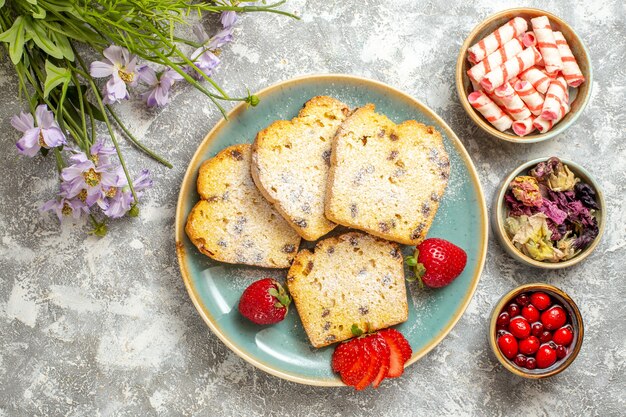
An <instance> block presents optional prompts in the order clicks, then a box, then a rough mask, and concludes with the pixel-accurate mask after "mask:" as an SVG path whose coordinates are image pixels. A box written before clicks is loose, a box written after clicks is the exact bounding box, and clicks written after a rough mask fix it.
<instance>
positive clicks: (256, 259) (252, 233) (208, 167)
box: [185, 144, 300, 268]
mask: <svg viewBox="0 0 626 417" xmlns="http://www.w3.org/2000/svg"><path fill="white" fill-rule="evenodd" d="M251 154H252V147H251V145H249V144H243V145H234V146H230V147H228V148H226V149H224V150H223V151H221V152H220V153H218V154H217V155H216V156H215V157H214V158H211V159H209V160H208V161H206V162H204V163H203V164H202V166H201V167H200V171H199V173H198V193H199V194H200V198H201V200H200V201H199V202H198V203H197V204H196V205H195V207H194V208H193V209H192V210H191V213H189V216H188V217H187V224H186V226H185V231H186V232H187V236H189V239H191V241H192V242H193V244H194V245H196V246H197V247H198V249H199V250H200V252H202V253H204V254H205V255H207V256H209V257H211V258H213V259H215V260H217V261H221V262H228V263H236V264H247V265H255V266H261V267H267V268H289V266H290V265H291V262H292V261H293V259H294V257H295V256H296V252H297V250H298V246H299V244H300V236H299V235H298V234H297V233H296V232H295V231H294V230H293V229H292V228H291V227H290V226H289V224H288V223H287V222H286V221H285V220H284V219H283V218H282V216H281V215H280V214H279V213H278V212H276V210H274V208H273V207H272V206H271V204H270V203H268V202H267V200H266V199H265V198H264V197H263V196H262V195H261V193H260V192H259V190H258V189H257V188H256V186H255V185H254V182H253V181H252V176H251V175H250V156H251Z"/></svg>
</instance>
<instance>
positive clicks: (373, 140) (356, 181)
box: [326, 104, 450, 245]
mask: <svg viewBox="0 0 626 417" xmlns="http://www.w3.org/2000/svg"><path fill="white" fill-rule="evenodd" d="M449 175H450V162H449V160H448V154H447V153H446V150H445V147H444V144H443V140H442V137H441V134H440V133H439V132H438V131H437V130H435V128H433V127H432V126H426V125H423V124H422V123H418V122H416V121H414V120H407V121H405V122H403V123H401V124H399V125H396V124H395V123H393V122H392V121H391V120H389V119H388V118H387V117H386V116H384V115H382V114H378V113H376V112H375V111H374V105H373V104H368V105H366V106H364V107H361V108H359V109H357V110H355V111H354V113H352V114H351V115H350V116H349V117H348V118H347V119H346V120H345V121H344V122H343V124H342V125H341V127H340V128H339V130H338V131H337V134H336V135H335V139H334V141H333V148H332V153H331V166H330V172H329V179H328V188H327V191H326V217H328V219H330V220H332V221H333V222H335V223H339V224H342V225H344V226H348V227H352V228H355V229H360V230H364V231H367V232H369V233H371V234H373V235H376V236H379V237H382V238H385V239H388V240H393V241H395V242H400V243H404V244H406V245H417V244H419V243H421V242H422V241H423V240H424V238H425V237H426V234H427V233H428V229H429V228H430V225H431V223H432V222H433V219H434V218H435V214H436V213H437V209H438V208H439V201H440V200H441V197H442V195H443V192H444V190H445V188H446V185H447V183H448V176H449Z"/></svg>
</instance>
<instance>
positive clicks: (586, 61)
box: [456, 7, 593, 143]
mask: <svg viewBox="0 0 626 417" xmlns="http://www.w3.org/2000/svg"><path fill="white" fill-rule="evenodd" d="M537 16H547V17H548V19H550V24H551V26H552V29H554V30H555V31H561V32H562V33H563V36H564V37H565V39H566V40H567V43H568V44H569V46H570V48H571V50H572V53H573V54H574V56H575V57H576V60H577V61H578V66H579V67H580V70H581V71H582V73H583V75H584V76H585V82H584V83H582V84H581V85H580V86H579V87H578V88H571V87H570V89H569V91H570V111H569V113H567V114H566V115H565V117H564V118H563V119H562V120H561V121H560V122H559V123H557V124H556V125H555V126H554V127H553V128H552V129H551V130H549V131H547V132H545V133H541V134H530V135H527V136H524V137H520V136H517V135H516V134H515V133H513V131H512V130H510V129H509V130H506V131H504V132H500V131H499V130H498V129H496V128H495V127H493V126H492V125H491V124H490V123H489V122H488V121H487V120H486V119H485V118H484V117H483V116H482V115H481V114H480V113H479V112H478V111H477V110H475V109H474V108H473V107H472V106H471V104H470V103H469V101H468V99H467V96H468V95H469V94H470V93H471V92H472V91H473V89H472V84H471V82H470V79H469V77H468V76H467V70H468V69H470V68H471V64H470V63H469V61H468V60H467V50H468V48H469V47H471V46H472V45H474V44H475V43H476V42H478V41H480V40H481V39H482V38H484V37H485V36H487V35H489V34H490V33H491V32H493V31H494V30H496V29H497V28H499V27H500V26H502V25H504V24H505V23H506V22H508V21H509V20H511V19H512V18H514V17H522V18H524V19H526V20H528V21H529V20H530V19H531V18H534V17H537ZM529 28H530V21H529ZM592 84H593V74H592V71H591V59H590V55H589V52H588V51H587V48H586V47H585V45H584V44H583V41H582V40H581V39H580V38H579V37H578V35H577V34H576V32H574V29H572V27H571V26H570V25H568V24H567V23H565V21H563V19H561V18H559V17H557V16H555V15H553V14H552V13H549V12H546V11H544V10H539V9H532V8H527V7H519V8H516V9H508V10H504V11H501V12H499V13H496V14H494V15H491V16H489V17H488V18H487V19H485V20H484V21H482V23H480V24H479V25H478V26H476V27H475V28H474V30H472V32H471V33H470V34H469V36H468V37H467V39H465V42H464V43H463V46H461V50H460V51H459V57H458V59H457V63H456V88H457V91H458V93H459V99H460V100H461V104H462V105H463V108H464V109H465V111H466V112H467V114H468V115H469V116H470V117H471V119H472V120H473V121H474V122H475V123H476V124H477V125H478V126H479V127H480V128H481V129H483V130H484V131H485V132H487V133H489V134H490V135H491V136H494V137H496V138H498V139H502V140H505V141H508V142H514V143H535V142H541V141H544V140H548V139H550V138H553V137H554V136H556V135H558V134H560V133H562V132H564V131H565V129H567V128H568V127H570V126H571V125H572V124H573V123H574V122H575V121H576V119H578V117H579V116H580V114H581V113H582V111H583V109H584V108H585V107H586V106H587V103H588V102H589V98H590V97H591V85H592Z"/></svg>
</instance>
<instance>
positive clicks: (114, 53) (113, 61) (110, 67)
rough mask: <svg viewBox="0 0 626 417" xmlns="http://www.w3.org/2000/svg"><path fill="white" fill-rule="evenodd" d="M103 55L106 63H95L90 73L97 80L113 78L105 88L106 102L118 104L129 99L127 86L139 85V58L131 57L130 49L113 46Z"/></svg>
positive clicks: (92, 64) (90, 68)
mask: <svg viewBox="0 0 626 417" xmlns="http://www.w3.org/2000/svg"><path fill="white" fill-rule="evenodd" d="M102 54H103V55H104V56H105V58H106V59H105V60H104V61H94V62H92V63H91V66H90V67H89V73H90V74H91V76H93V77H96V78H102V77H108V76H111V78H110V79H109V81H107V83H106V86H105V88H104V100H103V101H104V102H105V103H107V104H111V103H116V102H117V101H119V100H126V99H128V91H127V90H126V85H127V84H128V85H130V86H135V85H136V84H137V70H136V66H137V57H135V56H134V55H131V53H130V52H128V49H126V48H122V47H121V46H117V45H111V46H109V47H108V48H106V49H105V50H104V51H103V52H102Z"/></svg>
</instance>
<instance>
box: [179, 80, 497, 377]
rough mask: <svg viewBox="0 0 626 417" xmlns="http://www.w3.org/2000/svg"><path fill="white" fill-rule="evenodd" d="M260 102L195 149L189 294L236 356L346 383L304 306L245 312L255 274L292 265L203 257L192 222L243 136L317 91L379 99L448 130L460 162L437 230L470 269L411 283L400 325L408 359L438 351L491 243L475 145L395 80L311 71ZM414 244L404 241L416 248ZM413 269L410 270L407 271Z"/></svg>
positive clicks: (182, 215) (395, 116)
mask: <svg viewBox="0 0 626 417" xmlns="http://www.w3.org/2000/svg"><path fill="white" fill-rule="evenodd" d="M258 95H259V97H260V98H261V102H260V104H259V105H258V106H257V107H255V108H247V107H246V105H245V104H241V105H239V106H237V107H235V108H234V109H233V110H232V111H231V112H230V113H229V115H228V119H229V120H228V121H225V120H221V121H220V122H219V123H217V125H216V126H215V127H214V128H213V129H212V130H211V131H210V132H209V134H208V135H207V136H206V138H205V139H204V140H203V141H202V143H201V144H200V146H199V147H198V150H197V151H196V153H195V155H194V156H193V158H192V160H191V163H190V164H189V167H188V168H187V173H186V174H185V178H184V179H183V183H182V186H181V190H180V195H179V198H178V207H177V210H176V249H177V253H178V260H179V264H180V269H181V273H182V276H183V280H184V281H185V285H186V287H187V290H188V292H189V295H190V297H191V299H192V301H193V303H194V305H195V306H196V308H197V309H198V312H199V313H200V315H201V316H202V318H203V319H204V321H205V322H206V323H207V324H208V325H209V327H210V328H211V330H212V331H213V332H214V333H215V334H216V335H217V336H218V337H219V338H220V339H221V340H222V341H223V342H224V343H225V344H226V345H227V346H228V347H229V348H230V349H232V350H233V351H234V352H235V353H236V354H238V355H239V356H241V357H242V358H243V359H245V360H246V361H248V362H250V363H252V364H253V365H255V366H257V367H259V368H261V369H263V370H264V371H266V372H269V373H270V374H273V375H276V376H279V377H281V378H285V379H288V380H290V381H294V382H299V383H303V384H310V385H322V386H340V385H343V383H342V382H341V380H340V379H339V378H338V377H337V375H335V374H334V373H333V372H332V370H331V368H330V361H331V356H332V353H333V350H334V346H329V347H326V348H322V349H315V348H313V347H312V346H311V345H310V343H309V341H308V338H307V336H306V334H305V332H304V329H303V328H302V324H301V323H300V319H299V317H298V314H297V311H296V309H295V308H291V309H290V312H289V314H288V315H287V317H286V318H285V320H283V321H282V322H280V323H278V324H276V325H273V326H256V325H253V324H252V323H250V322H248V321H247V320H246V319H244V318H243V317H242V316H241V315H240V314H239V312H238V311H237V303H238V300H239V296H240V295H241V293H242V292H243V290H244V289H245V288H246V287H247V286H248V285H249V284H250V283H252V282H253V281H255V280H257V279H260V278H263V277H268V276H269V277H274V278H276V279H278V280H279V281H281V282H284V279H285V275H286V270H272V269H263V268H253V267H246V266H239V265H230V264H224V263H219V262H216V261H213V260H211V259H210V258H208V257H206V256H204V255H202V254H201V253H200V252H198V250H197V249H196V248H195V246H194V245H193V244H192V243H191V242H190V241H189V239H188V238H187V236H186V235H185V221H186V219H187V215H188V214H189V212H190V211H191V208H192V207H193V206H194V204H195V203H196V202H197V201H198V199H199V197H198V194H197V192H196V177H197V173H198V169H199V167H200V165H201V164H202V162H204V161H205V160H207V159H209V158H211V157H213V156H214V155H215V154H216V153H217V152H218V151H220V150H222V149H224V148H225V147H227V146H229V145H233V144H235V143H245V142H252V141H253V140H254V137H255V135H256V132H258V131H259V130H261V129H263V128H264V127H266V126H268V125H269V124H270V123H272V122H273V121H274V120H278V119H286V120H289V119H291V118H293V117H295V116H296V115H297V113H298V110H300V108H301V107H302V105H303V104H304V103H305V102H306V101H307V100H309V99H310V98H312V97H314V96H317V95H329V96H333V97H336V98H337V99H339V100H341V101H343V102H344V103H346V104H348V105H350V106H351V107H357V106H362V105H364V104H366V103H374V104H375V105H376V110H377V111H378V112H381V113H384V114H386V115H387V116H388V117H389V118H390V119H391V120H393V121H395V122H396V123H400V122H402V121H404V120H407V119H415V120H417V121H419V122H422V123H425V124H427V125H432V126H435V127H436V128H437V129H438V130H439V131H440V132H441V133H442V135H443V137H444V142H445V146H446V149H447V151H448V154H449V156H450V162H451V172H450V180H449V184H448V188H447V190H446V192H445V194H444V198H443V200H442V202H441V206H440V207H439V211H438V213H437V216H436V218H435V221H434V223H433V225H432V227H431V229H430V231H429V234H428V236H429V237H442V238H445V239H448V240H450V241H452V242H454V243H455V244H457V245H459V246H460V247H462V248H463V249H465V251H466V252H467V266H466V268H465V270H464V271H463V273H462V274H461V276H459V277H458V278H457V279H456V280H455V281H454V282H453V283H452V284H450V285H448V286H447V287H445V288H441V289H438V290H428V289H426V290H420V289H419V288H418V286H417V285H416V284H410V283H407V294H408V301H409V319H408V320H407V321H406V322H405V323H402V324H400V325H398V326H396V327H397V328H398V329H399V330H400V331H401V332H402V333H403V334H404V336H405V337H406V338H407V340H408V341H409V343H410V344H411V347H412V348H413V356H412V357H411V359H410V360H409V362H408V363H407V366H408V365H409V364H411V363H414V362H415V361H417V360H418V359H419V358H420V357H422V356H424V355H425V354H426V353H428V352H429V351H430V350H431V349H433V348H434V347H435V346H436V345H437V344H438V343H439V342H441V340H442V339H443V338H444V337H445V336H446V335H447V334H448V332H450V330H451V329H452V327H454V325H455V324H456V322H457V321H458V320H459V318H460V317H461V315H462V314H463V312H464V311H465V309H466V307H467V305H468V304H469V302H470V300H471V298H472V295H473V294H474V291H475V290H476V286H477V285H478V280H479V278H480V273H481V271H482V268H483V265H484V262H485V254H486V250H487V210H486V207H485V199H484V197H483V193H482V190H481V187H480V182H479V180H478V175H477V174H476V170H475V168H474V165H473V164H472V161H471V159H470V157H469V155H468V154H467V151H466V150H465V148H464V147H463V145H462V144H461V142H460V141H459V139H458V138H457V137H456V135H455V134H454V132H452V130H451V129H450V128H449V127H448V125H447V124H446V123H445V122H444V121H443V120H441V119H440V118H439V117H438V116H437V115H436V114H435V113H434V112H433V111H432V110H430V109H429V108H428V107H426V106H425V105H423V104H422V103H420V102H419V101H417V100H416V99H414V98H412V97H410V96H409V95H407V94H405V93H402V92H401V91H399V90H396V89H394V88H392V87H390V86H387V85H385V84H382V83H379V82H377V81H372V80H368V79H363V78H358V77H354V76H348V75H311V76H305V77H302V78H297V79H293V80H289V81H285V82H281V83H279V84H276V85H273V86H271V87H268V88H266V89H264V90H262V91H261V92H259V93H258ZM410 252H411V249H410V248H409V247H405V248H404V253H405V255H406V254H409V253H410ZM406 272H407V274H408V273H409V271H406Z"/></svg>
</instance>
